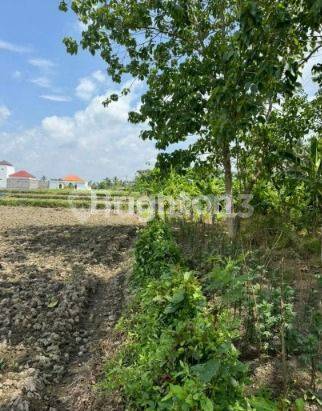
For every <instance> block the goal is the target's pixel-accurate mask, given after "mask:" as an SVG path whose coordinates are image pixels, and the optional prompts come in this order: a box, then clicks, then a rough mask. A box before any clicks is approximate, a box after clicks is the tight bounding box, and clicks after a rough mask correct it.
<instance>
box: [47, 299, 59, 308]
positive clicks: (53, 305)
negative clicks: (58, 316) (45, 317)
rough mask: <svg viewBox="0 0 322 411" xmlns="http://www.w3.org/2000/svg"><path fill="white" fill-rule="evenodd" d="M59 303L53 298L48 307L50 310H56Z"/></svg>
mask: <svg viewBox="0 0 322 411" xmlns="http://www.w3.org/2000/svg"><path fill="white" fill-rule="evenodd" d="M58 303H59V301H58V300H57V299H55V298H53V299H52V300H51V301H50V303H49V304H48V305H47V307H48V308H55V307H57V305H58Z"/></svg>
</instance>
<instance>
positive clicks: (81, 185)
mask: <svg viewBox="0 0 322 411" xmlns="http://www.w3.org/2000/svg"><path fill="white" fill-rule="evenodd" d="M49 188H52V189H64V188H70V189H74V190H89V186H88V182H87V181H86V180H84V179H82V178H80V177H78V176H76V175H68V176H65V177H63V178H56V179H51V180H50V182H49Z"/></svg>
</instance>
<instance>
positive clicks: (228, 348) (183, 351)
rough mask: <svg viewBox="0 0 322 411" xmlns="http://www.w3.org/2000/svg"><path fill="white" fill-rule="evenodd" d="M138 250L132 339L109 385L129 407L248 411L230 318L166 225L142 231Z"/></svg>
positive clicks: (112, 367) (126, 324)
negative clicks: (208, 294) (188, 267)
mask: <svg viewBox="0 0 322 411" xmlns="http://www.w3.org/2000/svg"><path fill="white" fill-rule="evenodd" d="M135 255H136V264H135V269H134V273H133V278H132V282H135V283H136V285H137V287H136V293H135V296H134V297H133V300H132V303H131V305H130V307H129V308H128V312H127V313H126V315H125V316H124V317H123V320H122V321H121V322H120V324H119V329H120V330H121V331H122V332H123V333H124V334H125V336H126V339H125V342H124V344H123V346H122V348H121V350H120V352H119V354H118V355H117V357H116V358H115V359H114V360H112V361H110V362H109V363H108V364H107V366H106V379H105V381H104V384H103V386H104V388H105V389H107V390H116V389H117V390H120V391H121V393H122V394H123V397H124V400H125V402H126V404H127V406H128V407H129V409H151V410H152V409H158V410H207V411H208V410H218V411H219V410H220V411H221V410H225V409H232V410H243V409H246V408H244V406H246V402H245V400H244V398H243V382H244V379H245V367H244V366H243V364H242V363H240V362H239V360H238V351H237V350H236V348H235V347H234V345H233V344H232V338H233V337H234V334H235V331H234V329H233V328H232V326H231V322H230V320H229V315H228V313H227V311H226V310H223V311H222V312H221V313H220V314H215V313H214V312H213V310H212V309H211V307H210V306H209V305H208V303H207V300H206V298H205V296H204V295H203V293H202V290H201V286H200V284H199V282H198V280H197V278H196V276H195V275H194V274H193V273H191V272H186V271H185V270H184V269H183V268H182V267H180V266H179V264H178V263H179V260H180V257H179V254H178V250H177V247H176V245H175V243H174V241H173V239H172V236H171V232H170V230H169V228H168V227H167V226H166V224H165V223H164V222H162V221H159V220H155V221H153V222H151V223H150V224H149V225H148V227H147V228H146V229H144V230H143V231H142V232H141V234H140V237H139V240H138V242H137V246H136V253H135ZM174 264H177V266H175V265H174ZM143 284H144V286H142V285H143ZM140 285H141V286H140ZM249 409H251V408H249Z"/></svg>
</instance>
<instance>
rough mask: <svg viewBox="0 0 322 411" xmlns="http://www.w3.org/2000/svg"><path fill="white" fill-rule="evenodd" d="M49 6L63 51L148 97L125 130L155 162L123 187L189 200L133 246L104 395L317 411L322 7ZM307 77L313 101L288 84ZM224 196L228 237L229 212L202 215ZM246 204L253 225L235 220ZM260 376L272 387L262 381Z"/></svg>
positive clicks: (316, 1) (314, 1) (184, 404)
mask: <svg viewBox="0 0 322 411" xmlns="http://www.w3.org/2000/svg"><path fill="white" fill-rule="evenodd" d="M60 9H61V10H62V11H65V12H66V11H68V10H69V9H71V10H72V11H73V12H74V13H76V15H77V17H78V18H79V20H80V21H81V22H82V23H84V30H83V32H82V35H81V39H80V41H79V42H77V41H75V40H74V39H72V38H70V37H67V38H65V39H64V43H65V45H66V48H67V51H68V52H69V53H70V54H76V53H77V52H78V49H79V48H80V47H81V48H83V49H86V50H88V51H89V52H90V53H91V54H93V55H94V54H99V55H100V56H101V57H102V59H103V60H104V62H105V63H106V66H107V72H108V74H109V75H110V76H111V78H112V80H113V81H114V82H116V83H122V81H123V80H126V82H127V84H129V83H128V80H129V77H132V78H133V84H135V80H139V81H141V82H144V84H145V87H143V88H142V96H141V103H140V104H138V106H137V107H138V109H137V111H136V112H130V113H129V120H130V121H131V122H132V123H134V124H138V123H144V124H145V126H144V127H143V128H142V132H141V137H142V138H143V139H150V140H154V141H155V143H156V148H157V149H158V150H160V153H159V155H158V160H157V163H156V166H155V167H154V168H153V169H152V170H142V171H140V172H138V174H137V176H136V179H135V181H134V182H133V184H129V186H128V187H127V189H128V190H131V189H134V190H136V191H138V192H140V193H143V194H151V195H152V196H153V197H156V196H157V195H158V194H162V195H164V196H172V197H174V198H176V199H178V200H179V201H181V200H180V199H182V197H184V199H183V200H182V201H186V200H187V202H188V203H189V202H190V204H189V206H188V213H182V212H181V214H180V207H179V206H178V207H177V206H175V207H174V209H175V210H174V211H176V213H173V214H172V215H171V213H170V212H169V209H170V206H169V203H167V209H166V210H165V211H164V210H162V213H161V212H160V213H159V214H160V217H166V218H165V219H166V220H167V221H168V222H167V224H168V225H167V224H165V223H162V222H160V221H159V220H158V219H157V220H156V221H154V222H152V223H151V224H149V225H148V227H147V229H146V230H144V231H143V232H142V233H141V236H140V238H139V240H138V243H137V248H136V262H135V268H134V273H133V276H132V280H131V287H132V288H133V289H134V295H133V296H132V301H131V303H130V305H129V308H128V312H127V313H126V316H125V317H124V320H123V322H122V323H121V324H120V328H121V330H122V331H123V333H124V335H125V342H124V345H123V346H122V347H121V349H120V351H119V353H118V354H117V356H116V358H115V359H114V360H113V361H112V362H111V363H110V364H109V365H108V366H107V376H106V380H105V384H104V387H105V388H106V389H109V390H112V391H113V390H118V391H121V393H122V395H123V399H124V403H125V404H126V406H127V407H128V409H160V410H162V409H171V410H172V409H173V410H199V409H203V410H243V409H245V410H246V409H247V410H251V409H254V410H272V409H280V410H288V409H290V410H294V409H295V410H303V409H304V407H305V406H307V405H308V406H311V405H312V406H317V407H318V406H319V405H321V403H320V402H319V399H317V391H318V388H317V387H318V381H319V379H320V378H321V373H320V371H321V364H320V362H319V358H320V354H321V345H320V343H319V340H320V338H321V316H320V311H319V301H320V300H321V235H322V232H321V228H320V227H321V225H322V212H321V199H322V134H321V133H322V124H321V118H322V90H321V84H322V75H321V73H322V65H321V64H320V63H319V62H318V59H316V57H317V56H318V54H317V52H318V51H321V49H322V37H321V32H322V19H321V16H322V4H321V1H320V0H291V1H289V0H288V1H284V0H282V1H280V0H276V1H275V0H274V1H270V2H268V1H266V0H259V1H253V0H247V1H237V0H223V1H221V2H218V1H214V0H205V1H204V0H200V1H199V0H198V1H196V0H173V1H157V0H155V1H154V0H152V1H146V0H142V1H132V0H117V1H116V0H111V1H109V2H108V3H106V1H105V0H104V1H103V0H62V1H61V2H60ZM308 64H310V65H311V66H312V79H313V80H314V81H315V82H316V88H317V89H318V91H317V93H316V94H315V95H314V96H310V97H308V96H306V95H305V94H304V92H303V90H302V87H301V84H300V80H301V76H302V74H303V70H304V69H307V67H308ZM123 84H124V83H123ZM129 92H131V87H130V88H128V87H126V88H123V89H122V90H121V91H119V92H118V93H117V94H113V95H111V96H110V97H109V98H108V99H107V100H106V101H105V105H106V106H108V105H109V104H112V103H113V102H114V101H117V100H118V99H119V98H122V96H124V95H127V94H128V93H129ZM177 143H184V144H181V145H180V146H179V147H180V148H179V149H178V147H176V146H175V144H177ZM104 184H105V186H104V187H103V186H102V188H106V186H107V185H110V184H111V181H108V180H106V181H105V183H104ZM104 184H103V185H104ZM119 185H120V184H119ZM182 193H183V194H184V196H181V194H182ZM222 194H225V195H226V198H225V200H226V201H227V202H229V201H230V202H231V205H229V204H228V207H227V208H228V209H229V210H228V211H229V212H230V213H229V214H230V215H229V216H228V217H227V219H226V220H227V221H226V224H224V222H225V220H224V219H225V217H226V216H225V215H224V213H223V212H222V211H223V210H225V204H224V203H221V204H220V206H221V207H220V210H215V209H214V208H213V204H211V207H210V209H209V207H208V205H207V201H208V200H210V201H216V198H214V196H218V195H219V196H221V195H222ZM204 195H207V196H208V197H207V199H205V198H203V199H202V196H204ZM244 195H249V196H251V198H252V199H251V206H252V207H253V209H254V213H253V216H252V218H249V219H248V220H247V219H246V220H242V221H240V215H239V214H238V212H239V211H240V209H241V208H242V207H243V206H244V205H245V203H244V202H243V196H244ZM196 196H199V199H197V201H199V202H200V203H201V204H198V207H197V205H196V204H195V207H194V208H195V209H196V208H198V210H197V211H196V210H195V209H193V207H192V203H193V200H194V198H195V197H196ZM218 208H219V207H218ZM155 211H156V214H157V212H158V207H155ZM219 211H220V212H219ZM210 222H211V224H209V223H210ZM172 231H173V233H174V234H175V238H176V241H174V238H173V236H172ZM227 233H228V234H229V236H227ZM178 248H179V250H180V251H178ZM234 347H238V350H239V352H240V356H238V351H237V350H236V349H235V348H234ZM245 364H249V366H250V367H249V369H250V372H249V374H248V375H249V378H250V381H248V380H247V378H246V375H247V371H246V370H245V366H244V365H245ZM265 365H267V368H271V369H272V373H271V374H272V375H273V377H274V378H275V383H274V382H273V381H272V375H271V376H270V377H269V376H268V375H264V376H263V378H261V375H262V374H265V370H263V368H261V367H264V366H265ZM272 401H273V402H272ZM305 402H306V404H305Z"/></svg>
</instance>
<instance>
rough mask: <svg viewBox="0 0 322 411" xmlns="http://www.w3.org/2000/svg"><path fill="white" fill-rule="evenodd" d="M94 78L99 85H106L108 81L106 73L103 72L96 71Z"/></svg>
mask: <svg viewBox="0 0 322 411" xmlns="http://www.w3.org/2000/svg"><path fill="white" fill-rule="evenodd" d="M92 77H93V78H94V79H95V80H96V81H98V82H99V83H104V81H106V77H105V76H104V73H103V72H102V71H101V70H97V71H94V73H93V74H92Z"/></svg>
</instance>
